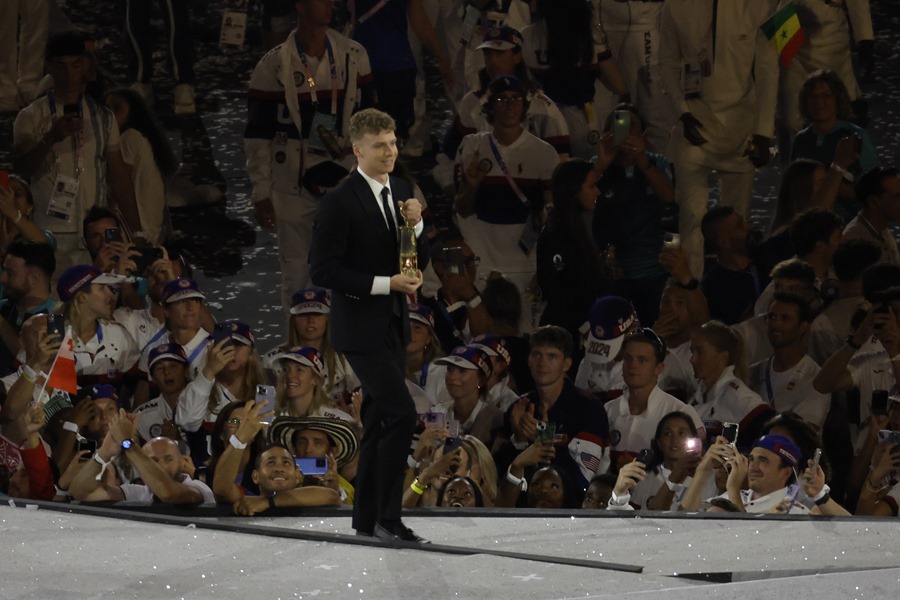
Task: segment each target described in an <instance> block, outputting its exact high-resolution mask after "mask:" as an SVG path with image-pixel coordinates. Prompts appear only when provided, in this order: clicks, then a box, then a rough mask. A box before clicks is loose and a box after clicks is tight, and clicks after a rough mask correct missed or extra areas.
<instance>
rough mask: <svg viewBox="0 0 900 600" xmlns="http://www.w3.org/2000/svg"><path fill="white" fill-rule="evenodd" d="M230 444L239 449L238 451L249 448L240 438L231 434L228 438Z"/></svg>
mask: <svg viewBox="0 0 900 600" xmlns="http://www.w3.org/2000/svg"><path fill="white" fill-rule="evenodd" d="M228 443H229V444H231V445H232V446H234V447H235V448H237V449H238V450H243V449H244V448H246V447H247V444H245V443H244V442H242V441H241V440H240V438H238V436H236V435H234V434H231V437H230V438H228Z"/></svg>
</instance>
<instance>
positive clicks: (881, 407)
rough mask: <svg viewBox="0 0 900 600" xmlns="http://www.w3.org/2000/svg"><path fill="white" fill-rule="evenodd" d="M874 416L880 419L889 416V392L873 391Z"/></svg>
mask: <svg viewBox="0 0 900 600" xmlns="http://www.w3.org/2000/svg"><path fill="white" fill-rule="evenodd" d="M872 414H873V415H878V416H879V417H883V416H885V415H887V414H888V393H887V390H872Z"/></svg>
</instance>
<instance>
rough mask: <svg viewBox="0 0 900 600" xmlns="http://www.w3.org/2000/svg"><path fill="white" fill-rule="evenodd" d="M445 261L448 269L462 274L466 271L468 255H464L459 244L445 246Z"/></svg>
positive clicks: (456, 273)
mask: <svg viewBox="0 0 900 600" xmlns="http://www.w3.org/2000/svg"><path fill="white" fill-rule="evenodd" d="M444 262H445V263H446V265H447V271H448V272H450V273H453V274H454V275H462V274H463V273H465V272H466V257H465V256H463V253H462V248H461V247H459V246H451V247H449V248H444Z"/></svg>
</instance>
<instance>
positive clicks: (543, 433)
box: [535, 421, 556, 444]
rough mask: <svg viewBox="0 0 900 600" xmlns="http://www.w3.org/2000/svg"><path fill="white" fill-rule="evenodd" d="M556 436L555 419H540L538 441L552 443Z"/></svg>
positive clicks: (536, 439)
mask: <svg viewBox="0 0 900 600" xmlns="http://www.w3.org/2000/svg"><path fill="white" fill-rule="evenodd" d="M555 438H556V423H554V422H553V421H538V423H537V435H536V436H535V441H536V442H541V443H544V444H552V443H553V441H554V439H555Z"/></svg>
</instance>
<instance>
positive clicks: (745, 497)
mask: <svg viewBox="0 0 900 600" xmlns="http://www.w3.org/2000/svg"><path fill="white" fill-rule="evenodd" d="M787 493H788V488H786V487H783V488H781V489H780V490H775V491H774V492H772V493H771V494H766V495H765V496H759V497H757V498H753V499H751V496H752V495H753V492H751V491H750V490H741V500H742V501H743V503H744V510H745V511H746V512H748V513H755V514H760V513H770V512H772V510H773V509H774V508H775V507H776V506H778V505H779V504H781V502H782V501H783V500H784V499H785V497H786V496H787ZM718 497H719V498H724V499H726V500H730V499H731V498H729V497H728V492H725V493H724V494H722V495H720V496H718ZM788 514H790V515H808V514H809V509H808V508H806V507H805V506H804V505H803V504H801V503H800V502H797V501H796V500H795V501H794V502H793V503H791V508H790V510H789V511H788Z"/></svg>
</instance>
